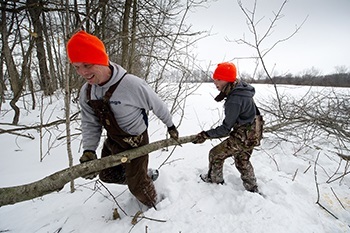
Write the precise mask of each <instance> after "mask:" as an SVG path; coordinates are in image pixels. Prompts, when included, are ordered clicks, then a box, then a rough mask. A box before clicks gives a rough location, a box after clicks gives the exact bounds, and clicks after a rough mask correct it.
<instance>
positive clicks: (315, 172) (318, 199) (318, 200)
mask: <svg viewBox="0 0 350 233" xmlns="http://www.w3.org/2000/svg"><path fill="white" fill-rule="evenodd" d="M319 157H320V152H318V154H317V158H316V160H315V165H314V174H315V184H316V190H317V201H316V204H317V205H319V206H320V207H321V208H322V209H324V210H325V211H326V212H327V213H329V214H330V215H332V216H333V217H334V218H335V219H338V217H337V216H335V215H334V214H333V213H332V212H330V211H329V210H328V209H327V208H326V207H324V206H323V205H322V204H321V203H320V190H319V187H318V182H317V161H318V159H319Z"/></svg>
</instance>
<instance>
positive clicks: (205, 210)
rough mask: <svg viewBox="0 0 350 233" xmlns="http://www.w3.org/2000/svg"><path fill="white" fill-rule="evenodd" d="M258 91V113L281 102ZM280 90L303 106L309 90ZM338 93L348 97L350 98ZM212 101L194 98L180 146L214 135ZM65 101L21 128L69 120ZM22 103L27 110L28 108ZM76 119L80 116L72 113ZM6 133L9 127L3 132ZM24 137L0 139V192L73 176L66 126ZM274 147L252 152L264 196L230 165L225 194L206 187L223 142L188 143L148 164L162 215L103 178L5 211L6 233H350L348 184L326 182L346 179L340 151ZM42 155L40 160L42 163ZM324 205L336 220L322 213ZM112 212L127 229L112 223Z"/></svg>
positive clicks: (1, 213)
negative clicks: (62, 174)
mask: <svg viewBox="0 0 350 233" xmlns="http://www.w3.org/2000/svg"><path fill="white" fill-rule="evenodd" d="M253 86H254V87H255V88H256V92H257V94H256V98H255V100H256V102H257V104H258V106H259V103H260V102H261V101H264V100H267V99H269V97H270V96H274V95H275V92H274V88H273V86H270V85H253ZM314 89H319V90H322V89H324V88H317V87H315V88H314ZM279 90H280V91H281V93H289V94H291V95H300V96H302V95H303V94H304V93H305V92H307V91H309V87H296V86H285V87H280V88H279ZM334 91H335V92H337V91H339V92H345V93H349V92H350V89H345V88H344V89H342V88H338V89H334ZM216 94H218V91H217V90H216V89H215V87H214V85H213V84H203V85H202V86H201V87H200V88H199V89H198V90H197V91H196V92H195V93H194V94H192V95H191V96H189V97H188V99H187V101H186V107H185V115H184V118H183V119H182V122H181V125H180V127H179V133H180V136H188V135H193V134H196V133H198V132H200V131H201V130H208V129H209V128H210V127H212V126H213V125H215V124H218V123H220V122H221V121H222V110H223V109H222V105H223V103H216V102H215V101H214V99H213V97H215V96H216ZM62 96H63V95H62ZM62 96H53V97H51V98H50V99H45V100H44V102H43V106H45V108H43V112H42V113H40V112H34V111H32V110H22V112H21V120H20V123H19V124H20V125H26V126H30V125H34V124H38V123H40V122H41V121H42V122H44V123H48V122H51V121H54V120H57V119H63V118H64V101H63V97H62ZM23 102H24V101H22V102H21V104H22V105H23ZM25 103H26V104H27V105H28V106H30V104H28V103H29V102H25ZM8 104H9V103H8V102H6V103H5V104H3V107H2V110H1V115H0V121H1V122H2V123H10V122H11V121H12V117H13V112H12V110H11V109H10V107H9V105H8ZM38 104H41V103H38ZM28 106H27V108H29V109H30V107H28ZM22 108H23V107H22ZM74 112H76V109H72V113H74ZM42 116H43V118H42ZM179 117H180V116H178V115H175V116H174V122H175V124H177V123H178V122H179V121H180V119H179ZM152 119H153V120H152V121H151V122H150V127H149V134H150V138H151V142H154V141H157V140H161V139H165V133H166V128H165V126H164V125H163V124H162V123H161V122H160V121H158V120H154V118H152ZM77 127H78V125H77V124H76V123H73V124H72V133H75V132H79V130H78V129H77ZM1 128H3V129H7V128H13V126H7V125H2V126H1ZM295 130H298V129H295ZM22 133H23V132H22ZM25 133H26V134H29V135H32V136H34V138H35V139H34V140H32V139H29V138H25V137H21V136H16V135H12V134H0V142H1V150H2V152H1V155H0V177H1V179H0V187H9V186H15V185H21V184H27V183H31V182H34V181H37V180H40V179H42V178H44V177H46V176H48V175H50V174H52V173H54V172H57V171H59V170H62V169H65V168H67V166H68V156H67V149H66V141H65V139H64V138H63V139H60V140H57V138H59V137H63V136H64V135H65V131H64V125H62V126H61V127H57V128H56V127H52V128H50V130H49V131H45V130H43V132H42V133H43V140H42V141H40V136H39V131H37V130H27V131H26V132H25ZM277 140H278V139H277V136H276V135H273V134H265V139H263V141H262V145H261V146H260V147H258V148H256V150H254V152H253V155H252V158H251V162H252V164H253V166H254V169H255V174H256V177H257V180H258V185H259V189H260V191H261V192H262V193H263V194H264V195H259V194H256V193H250V192H247V191H245V190H244V188H243V185H242V182H241V179H240V177H239V173H238V171H237V169H236V168H235V166H234V164H233V163H234V160H233V159H227V160H226V162H225V166H224V178H225V184H224V185H215V184H207V183H203V182H201V181H200V179H199V174H200V173H204V172H206V171H207V167H208V152H209V150H210V149H211V148H212V146H213V145H216V144H218V142H219V141H218V140H207V141H206V142H205V143H204V144H200V145H195V144H192V143H188V144H184V145H182V147H180V146H176V147H169V148H168V150H159V151H155V152H153V153H151V154H150V167H152V168H159V171H160V176H159V178H158V180H157V181H156V182H155V186H156V189H157V191H158V192H159V193H160V194H162V195H164V196H165V198H164V199H163V200H162V201H161V202H160V203H158V205H157V210H154V209H147V208H145V206H142V205H141V204H140V203H139V202H138V201H137V200H136V199H135V198H134V197H133V196H132V195H131V194H130V192H129V191H128V189H127V187H126V186H121V185H111V184H104V183H101V182H99V181H98V179H97V178H96V179H95V180H92V181H89V180H85V179H82V178H79V179H77V180H75V186H76V191H75V192H74V193H71V192H70V187H69V184H67V185H66V186H65V187H64V189H63V190H61V191H60V192H55V193H51V194H48V195H45V196H43V197H41V198H36V199H33V200H30V201H25V202H21V203H17V204H14V205H8V206H2V207H0V232H14V233H32V232H33V233H34V232H38V233H44V232H45V233H46V232H50V233H58V232H60V233H68V232H81V233H90V232H91V233H96V232H98V233H110V232H120V233H127V232H135V233H141V232H147V233H179V232H181V233H197V232H198V233H206V232H208V233H214V232H215V233H216V232H222V233H233V232H237V233H244V232H247V233H259V232H261V233H266V232H269V233H282V232H283V233H304V232H305V233H310V232H315V233H341V232H342V233H344V232H348V233H349V232H350V175H347V176H345V177H344V178H342V179H338V180H336V181H333V182H327V181H329V178H330V176H331V175H333V173H335V172H336V171H337V175H336V176H340V175H341V174H342V173H343V172H344V170H345V169H346V168H345V166H348V167H349V162H348V164H347V165H346V163H345V161H343V162H342V163H340V158H339V157H338V156H336V155H335V154H334V153H331V152H330V151H335V149H334V148H331V147H329V148H328V144H327V142H324V141H322V142H320V145H310V146H309V147H302V146H301V145H302V144H303V143H302V142H299V143H296V142H293V143H292V142H290V141H280V142H279V143H275V142H276V141H277ZM80 146H81V145H80V136H79V135H78V136H75V137H73V142H72V151H73V154H74V164H77V163H79V157H80V155H81V153H82V151H81V148H80ZM347 146H348V147H349V145H347ZM320 148H321V149H320ZM47 151H49V152H48V153H46V152H47ZM41 152H42V153H43V154H42V155H43V156H44V158H43V160H42V161H41V162H40V153H41ZM98 154H99V151H98ZM170 155H171V156H170ZM169 156H170V157H169ZM315 161H317V166H315ZM337 169H338V170H337ZM348 170H349V168H348ZM336 176H335V177H336ZM315 178H317V184H318V185H317V186H316V182H315ZM317 187H318V189H319V191H317ZM111 194H113V196H114V198H113V197H112V196H111ZM0 198H1V197H0ZM318 198H319V203H321V204H322V205H323V206H324V207H325V209H326V210H328V211H329V212H330V213H329V212H327V211H326V210H325V209H323V208H321V207H320V205H318V204H316V201H317V200H318ZM117 203H118V205H119V206H120V207H119V206H118V205H117ZM115 208H117V209H118V212H119V214H120V216H121V219H117V220H113V210H114V209H115ZM139 210H142V211H143V214H141V215H140V216H143V218H142V219H140V218H139V219H138V220H139V221H138V222H137V223H136V224H132V219H133V216H134V215H135V214H136V213H137V212H138V211H139ZM332 214H333V215H332Z"/></svg>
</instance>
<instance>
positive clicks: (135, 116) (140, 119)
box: [79, 62, 173, 151]
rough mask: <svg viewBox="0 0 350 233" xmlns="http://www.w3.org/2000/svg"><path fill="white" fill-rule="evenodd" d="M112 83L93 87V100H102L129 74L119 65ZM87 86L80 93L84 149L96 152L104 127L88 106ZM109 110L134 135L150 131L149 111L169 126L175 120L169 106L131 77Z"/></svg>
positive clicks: (138, 80) (111, 103) (119, 91)
mask: <svg viewBox="0 0 350 233" xmlns="http://www.w3.org/2000/svg"><path fill="white" fill-rule="evenodd" d="M110 65H111V66H112V67H113V69H112V76H111V79H110V80H109V81H108V82H107V83H106V84H104V85H103V86H99V85H92V87H91V99H102V97H103V96H104V94H105V93H106V91H107V90H108V88H109V87H110V86H111V85H113V84H114V83H116V82H118V80H119V79H120V78H121V77H122V76H123V75H124V74H125V73H126V70H125V69H124V68H122V67H121V66H119V65H118V64H116V63H112V62H110ZM86 88H87V83H86V84H84V85H83V87H82V88H81V92H80V99H79V102H80V106H81V119H82V138H83V149H84V150H93V151H95V150H96V149H97V147H98V144H99V142H100V138H101V133H102V125H101V124H100V123H99V120H98V118H97V116H96V115H95V113H94V111H93V109H92V108H91V107H90V106H89V105H88V104H87V101H88V100H87V95H86ZM110 106H111V109H112V111H113V113H114V117H115V119H116V120H117V122H118V125H119V126H120V128H121V129H122V130H124V131H125V132H126V133H128V134H131V135H140V134H142V133H143V132H144V131H145V130H146V129H147V124H148V122H147V119H146V116H145V112H146V111H150V110H152V111H153V113H154V114H155V115H156V116H157V117H158V118H159V119H160V120H161V121H162V122H163V123H164V124H165V125H166V126H167V127H171V126H172V125H173V121H172V117H171V115H170V112H169V110H168V108H167V106H166V104H165V103H164V102H163V101H162V100H161V99H160V98H159V97H158V95H157V94H156V93H155V92H154V91H153V89H152V88H151V87H150V86H149V85H148V84H147V83H146V82H145V80H143V79H141V78H139V77H136V76H135V75H132V74H127V75H126V76H125V77H124V78H123V80H122V81H121V82H120V84H119V86H118V88H117V89H116V90H115V91H114V92H113V95H112V96H111V98H110Z"/></svg>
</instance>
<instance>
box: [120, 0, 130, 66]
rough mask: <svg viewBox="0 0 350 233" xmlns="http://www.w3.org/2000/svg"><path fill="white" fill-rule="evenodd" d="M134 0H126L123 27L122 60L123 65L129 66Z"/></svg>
mask: <svg viewBox="0 0 350 233" xmlns="http://www.w3.org/2000/svg"><path fill="white" fill-rule="evenodd" d="M131 6H132V0H126V1H125V7H124V15H123V28H122V32H121V35H122V61H121V66H122V67H125V68H127V66H128V57H129V17H130V12H131Z"/></svg>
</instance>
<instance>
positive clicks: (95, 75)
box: [72, 62, 111, 85]
mask: <svg viewBox="0 0 350 233" xmlns="http://www.w3.org/2000/svg"><path fill="white" fill-rule="evenodd" d="M72 65H73V66H74V68H75V70H76V72H77V73H78V74H79V75H80V76H82V77H83V78H84V79H85V80H86V81H87V82H88V83H89V84H98V85H103V84H104V83H106V82H107V81H108V80H109V78H110V77H111V70H110V68H109V67H108V66H104V65H96V64H89V63H83V62H74V63H72Z"/></svg>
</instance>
